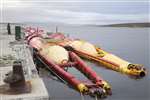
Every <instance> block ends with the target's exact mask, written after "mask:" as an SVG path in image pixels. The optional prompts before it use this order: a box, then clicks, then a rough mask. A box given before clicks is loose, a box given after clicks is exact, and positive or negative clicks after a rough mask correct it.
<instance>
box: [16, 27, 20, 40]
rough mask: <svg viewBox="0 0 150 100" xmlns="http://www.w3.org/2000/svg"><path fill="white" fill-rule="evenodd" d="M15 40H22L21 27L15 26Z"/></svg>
mask: <svg viewBox="0 0 150 100" xmlns="http://www.w3.org/2000/svg"><path fill="white" fill-rule="evenodd" d="M15 39H16V40H20V39H21V27H20V26H15Z"/></svg>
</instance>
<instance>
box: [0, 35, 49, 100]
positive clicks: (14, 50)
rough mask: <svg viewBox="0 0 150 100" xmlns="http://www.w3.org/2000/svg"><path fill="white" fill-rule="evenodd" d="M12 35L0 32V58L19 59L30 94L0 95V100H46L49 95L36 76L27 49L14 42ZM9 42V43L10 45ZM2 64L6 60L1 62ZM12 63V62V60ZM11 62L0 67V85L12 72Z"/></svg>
mask: <svg viewBox="0 0 150 100" xmlns="http://www.w3.org/2000/svg"><path fill="white" fill-rule="evenodd" d="M14 41H15V36H14V35H7V34H2V33H1V32H0V56H1V57H2V56H8V55H9V56H13V57H15V59H21V60H22V62H23V70H24V74H25V78H26V81H30V82H31V93H26V94H20V95H6V94H0V100H48V99H49V95H48V92H47V89H46V87H45V85H44V83H43V80H42V79H41V78H40V77H39V76H38V73H37V70H36V67H35V66H34V63H33V60H32V56H31V52H30V49H29V47H28V46H27V45H26V43H24V41H21V42H16V41H15V42H14ZM10 42H11V43H10ZM3 61H4V62H5V61H7V60H5V59H4V60H3ZM12 62H13V60H12ZM12 62H9V63H7V64H4V65H2V64H1V66H0V85H3V84H4V82H3V79H4V77H5V74H6V73H8V72H9V71H11V70H12Z"/></svg>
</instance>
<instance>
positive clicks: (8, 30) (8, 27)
mask: <svg viewBox="0 0 150 100" xmlns="http://www.w3.org/2000/svg"><path fill="white" fill-rule="evenodd" d="M7 32H8V35H11V27H10V23H8V24H7Z"/></svg>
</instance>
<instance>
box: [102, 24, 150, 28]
mask: <svg viewBox="0 0 150 100" xmlns="http://www.w3.org/2000/svg"><path fill="white" fill-rule="evenodd" d="M102 27H150V23H122V24H110V25H102Z"/></svg>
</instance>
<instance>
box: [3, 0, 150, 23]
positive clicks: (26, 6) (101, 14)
mask: <svg viewBox="0 0 150 100" xmlns="http://www.w3.org/2000/svg"><path fill="white" fill-rule="evenodd" d="M149 4H150V1H149V0H1V14H2V16H1V22H37V23H38V22H40V23H41V22H47V23H48V22H61V23H67V24H94V25H95V24H97V25H101V24H112V23H128V22H150V21H149V20H148V19H149V18H150V13H149V10H150V8H149V7H150V5H149Z"/></svg>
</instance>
